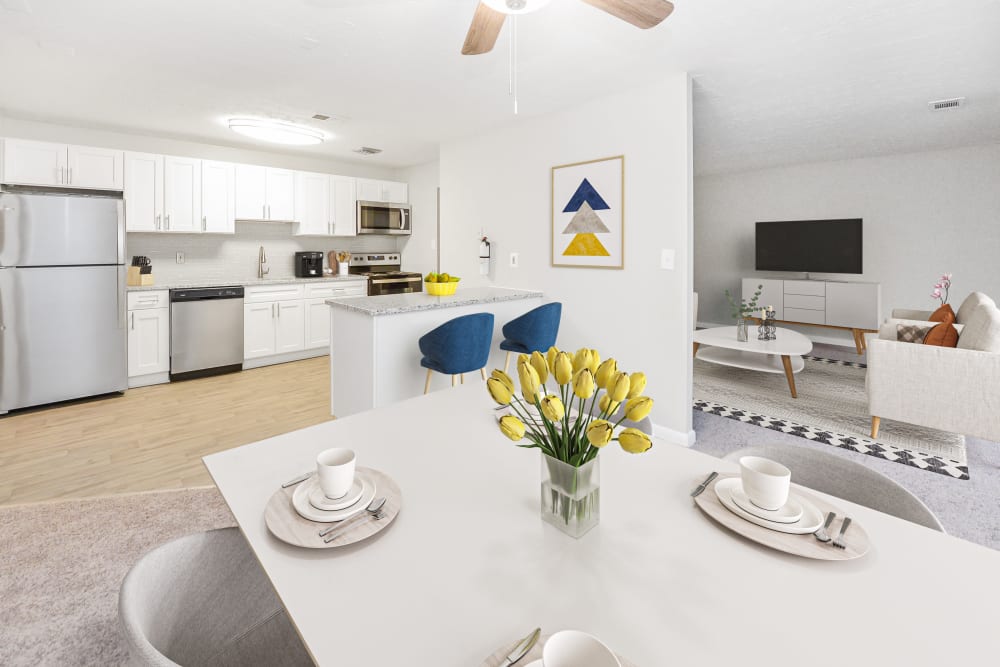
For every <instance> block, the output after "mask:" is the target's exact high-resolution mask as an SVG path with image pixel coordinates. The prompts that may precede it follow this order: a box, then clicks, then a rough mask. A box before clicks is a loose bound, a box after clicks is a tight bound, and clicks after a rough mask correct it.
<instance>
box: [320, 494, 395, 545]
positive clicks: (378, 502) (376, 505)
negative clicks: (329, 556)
mask: <svg viewBox="0 0 1000 667" xmlns="http://www.w3.org/2000/svg"><path fill="white" fill-rule="evenodd" d="M385 500H386V499H385V496H382V497H381V498H375V499H374V500H372V501H371V503H369V504H368V507H366V508H365V512H367V513H369V514H371V515H372V516H374V517H375V518H376V519H381V518H382V506H383V505H385ZM358 516H361V515H360V514H355V515H354V516H352V517H351V518H350V519H347V520H346V521H338V522H337V523H335V524H333V525H332V526H327V527H326V528H324V529H323V530H321V531H319V536H320V537H326V536H327V535H329V534H330V533H332V532H333V531H335V530H336V529H338V528H343V527H344V526H345V525H346V524H347V523H348V522H350V521H351V519H354V518H356V517H358Z"/></svg>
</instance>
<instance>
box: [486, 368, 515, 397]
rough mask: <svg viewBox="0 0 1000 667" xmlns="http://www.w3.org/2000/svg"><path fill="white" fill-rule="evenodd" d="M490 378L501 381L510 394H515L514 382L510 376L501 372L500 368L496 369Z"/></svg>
mask: <svg viewBox="0 0 1000 667" xmlns="http://www.w3.org/2000/svg"><path fill="white" fill-rule="evenodd" d="M490 377H491V378H496V379H497V380H500V382H502V383H503V385H504V386H505V387H507V389H509V390H510V393H512V394H513V393H514V381H513V380H511V379H510V376H509V375H507V374H506V373H504V372H503V371H502V370H500V369H499V368H497V369H494V371H493V372H492V373H490Z"/></svg>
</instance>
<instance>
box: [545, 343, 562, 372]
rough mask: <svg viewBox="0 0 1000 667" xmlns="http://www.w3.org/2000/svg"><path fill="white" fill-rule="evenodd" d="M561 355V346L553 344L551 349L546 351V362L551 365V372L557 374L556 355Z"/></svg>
mask: <svg viewBox="0 0 1000 667" xmlns="http://www.w3.org/2000/svg"><path fill="white" fill-rule="evenodd" d="M557 356H559V348H558V347H556V346H555V345H553V346H552V347H550V348H549V351H548V352H546V353H545V363H547V364H548V365H549V372H550V373H552V374H555V372H556V357H557Z"/></svg>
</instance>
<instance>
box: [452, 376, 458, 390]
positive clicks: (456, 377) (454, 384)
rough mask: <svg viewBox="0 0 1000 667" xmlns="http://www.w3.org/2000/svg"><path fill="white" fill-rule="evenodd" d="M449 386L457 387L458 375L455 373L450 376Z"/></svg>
mask: <svg viewBox="0 0 1000 667" xmlns="http://www.w3.org/2000/svg"><path fill="white" fill-rule="evenodd" d="M451 386H452V387H457V386H458V376H457V375H452V376H451Z"/></svg>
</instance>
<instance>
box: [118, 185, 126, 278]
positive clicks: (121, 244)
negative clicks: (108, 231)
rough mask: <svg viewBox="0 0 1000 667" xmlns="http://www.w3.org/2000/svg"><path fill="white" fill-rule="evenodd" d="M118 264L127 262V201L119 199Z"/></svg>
mask: <svg viewBox="0 0 1000 667" xmlns="http://www.w3.org/2000/svg"><path fill="white" fill-rule="evenodd" d="M117 204H118V264H124V263H125V202H124V201H122V200H120V199H119V200H118V202H117Z"/></svg>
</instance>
